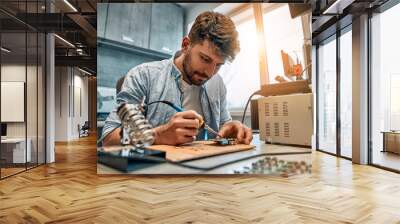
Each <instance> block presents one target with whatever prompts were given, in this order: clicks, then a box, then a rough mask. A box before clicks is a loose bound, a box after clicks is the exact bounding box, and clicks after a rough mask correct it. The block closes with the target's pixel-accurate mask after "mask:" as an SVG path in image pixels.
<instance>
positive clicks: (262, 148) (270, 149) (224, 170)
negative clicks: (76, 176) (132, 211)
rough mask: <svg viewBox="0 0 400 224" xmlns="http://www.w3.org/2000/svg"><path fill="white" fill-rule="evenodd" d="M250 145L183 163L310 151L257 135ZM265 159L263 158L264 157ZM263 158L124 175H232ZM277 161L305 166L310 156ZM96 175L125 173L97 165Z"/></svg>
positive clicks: (153, 168)
mask: <svg viewBox="0 0 400 224" xmlns="http://www.w3.org/2000/svg"><path fill="white" fill-rule="evenodd" d="M252 144H253V145H254V146H255V148H254V150H245V151H240V152H235V153H229V154H224V155H218V156H212V157H207V158H204V159H197V160H193V161H188V162H185V164H188V165H192V166H199V167H210V166H215V165H218V164H221V163H225V162H228V161H233V160H237V159H241V158H244V157H248V156H252V155H257V154H261V153H277V152H280V153H282V152H285V153H286V152H310V153H311V149H308V148H299V147H291V146H282V145H271V144H265V143H264V142H260V141H259V137H258V135H255V136H254V138H253V141H252ZM264 157H265V156H264ZM264 157H257V158H252V159H248V160H244V161H240V162H236V163H233V164H230V165H227V166H223V167H221V168H217V169H214V170H210V171H201V170H194V169H190V168H184V167H179V166H176V165H173V164H168V163H161V164H155V165H153V166H151V167H146V168H142V169H140V170H135V171H131V172H127V173H126V174H234V172H235V170H240V169H242V168H243V167H245V166H249V165H251V163H253V162H255V161H258V160H260V159H262V158H264ZM276 157H277V158H278V159H279V160H285V161H305V162H306V163H307V164H311V159H310V158H311V154H298V155H282V156H276ZM97 173H98V174H123V173H125V172H121V171H119V170H116V169H113V168H111V167H108V166H106V165H103V164H100V163H98V164H97Z"/></svg>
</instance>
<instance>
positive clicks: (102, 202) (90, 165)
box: [0, 137, 400, 224]
mask: <svg viewBox="0 0 400 224" xmlns="http://www.w3.org/2000/svg"><path fill="white" fill-rule="evenodd" d="M43 222H48V223H374V224H375V223H385V224H386V223H400V175H399V174H395V173H391V172H387V171H384V170H380V169H377V168H374V167H369V166H358V165H352V164H351V162H350V161H347V160H343V159H337V158H336V157H333V156H330V155H326V154H323V153H319V152H316V153H314V154H313V173H312V174H310V175H307V176H294V177H290V178H283V177H251V176H243V177H237V176H235V177H230V176H224V177H221V176H219V177H209V176H208V177H201V176H173V177H170V176H157V177H154V176H141V177H132V176H112V177H107V176H106V177H104V176H97V174H96V149H95V138H94V137H93V138H85V139H84V140H82V141H77V142H71V143H69V144H57V150H56V163H55V164H51V165H46V166H41V167H39V168H35V169H33V170H29V171H27V172H25V173H21V174H18V175H16V176H13V177H10V178H7V179H5V180H2V181H0V223H43Z"/></svg>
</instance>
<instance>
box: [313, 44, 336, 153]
mask: <svg viewBox="0 0 400 224" xmlns="http://www.w3.org/2000/svg"><path fill="white" fill-rule="evenodd" d="M335 38H336V37H335V36H332V37H331V38H329V39H327V40H326V41H324V42H323V43H321V44H320V45H319V47H318V52H317V53H318V99H317V100H318V124H317V125H318V133H317V134H318V140H317V142H318V149H319V150H323V151H326V152H330V153H336V39H335Z"/></svg>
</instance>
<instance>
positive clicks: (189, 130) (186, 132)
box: [176, 128, 198, 137]
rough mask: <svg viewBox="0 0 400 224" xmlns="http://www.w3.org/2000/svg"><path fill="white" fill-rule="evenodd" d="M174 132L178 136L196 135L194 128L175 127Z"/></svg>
mask: <svg viewBox="0 0 400 224" xmlns="http://www.w3.org/2000/svg"><path fill="white" fill-rule="evenodd" d="M176 133H177V135H178V136H189V137H193V136H195V137H196V135H197V133H198V131H197V129H195V128H177V129H176Z"/></svg>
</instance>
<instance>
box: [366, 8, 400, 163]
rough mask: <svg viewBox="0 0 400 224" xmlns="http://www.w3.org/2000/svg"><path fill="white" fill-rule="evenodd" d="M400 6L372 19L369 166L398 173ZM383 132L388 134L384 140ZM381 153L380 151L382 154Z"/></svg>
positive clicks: (399, 140)
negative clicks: (399, 24) (378, 166)
mask: <svg viewBox="0 0 400 224" xmlns="http://www.w3.org/2000/svg"><path fill="white" fill-rule="evenodd" d="M398 21H400V4H398V5H396V6H394V7H392V8H390V9H388V10H386V11H384V12H383V13H380V14H376V15H374V16H373V17H372V19H371V29H372V32H371V33H372V37H371V41H372V46H371V47H372V49H371V51H372V54H371V60H372V64H371V66H372V72H371V91H372V92H371V109H372V111H371V121H372V125H371V128H372V130H371V134H372V155H371V156H372V163H373V164H376V165H380V166H384V167H388V168H391V169H396V170H400V156H399V155H398V154H395V153H392V152H397V153H400V151H398V149H399V147H400V134H392V133H390V132H391V131H399V130H400V100H399V95H400V67H399V60H398V58H399V52H400V45H399V43H398V40H399V39H400V33H399V32H398V29H394V28H393V27H397V26H398ZM384 132H389V133H387V134H385V135H386V137H387V139H384V137H385V136H384ZM382 151H383V152H382Z"/></svg>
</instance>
